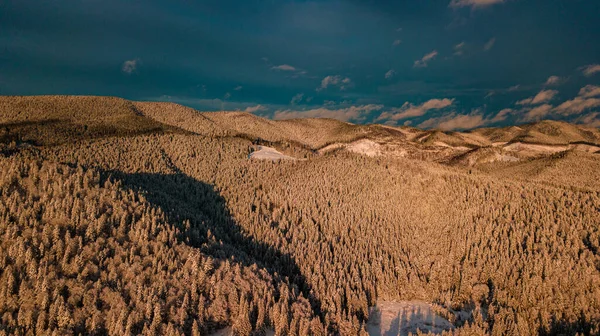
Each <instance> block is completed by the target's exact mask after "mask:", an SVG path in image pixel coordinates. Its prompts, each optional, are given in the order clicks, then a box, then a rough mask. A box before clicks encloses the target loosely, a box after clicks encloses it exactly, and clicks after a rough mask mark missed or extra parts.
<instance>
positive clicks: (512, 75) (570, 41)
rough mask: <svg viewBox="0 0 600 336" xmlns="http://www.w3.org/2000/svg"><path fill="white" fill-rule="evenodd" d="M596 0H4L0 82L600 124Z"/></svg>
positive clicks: (297, 108) (397, 116)
mask: <svg viewBox="0 0 600 336" xmlns="http://www.w3.org/2000/svg"><path fill="white" fill-rule="evenodd" d="M599 18H600V1H598V0H568V1H567V0H404V1H402V0H394V1H386V0H319V1H316V0H315V1H300V0H295V1H294V0H264V1H261V0H202V1H193V0H144V1H139V0H127V1H125V0H121V1H117V0H77V1H75V0H44V1H40V0H35V1H34V0H19V1H16V0H7V1H0V95H40V94H75V95H108V96H118V97H123V98H126V99H132V100H142V101H171V102H175V103H179V104H183V105H186V106H190V107H193V108H196V109H198V110H202V111H216V110H228V111H233V110H240V111H246V112H250V113H254V114H257V115H260V116H264V117H268V118H273V119H290V118H304V117H325V118H335V119H338V120H342V121H347V122H352V123H360V124H368V123H379V124H387V125H392V126H402V125H407V126H414V127H420V128H440V129H444V130H460V129H471V128H475V127H488V126H505V125H513V124H521V123H528V122H534V121H538V120H542V119H553V120H564V121H569V122H575V123H580V124H586V125H590V126H594V127H600V42H599V41H600V19H599Z"/></svg>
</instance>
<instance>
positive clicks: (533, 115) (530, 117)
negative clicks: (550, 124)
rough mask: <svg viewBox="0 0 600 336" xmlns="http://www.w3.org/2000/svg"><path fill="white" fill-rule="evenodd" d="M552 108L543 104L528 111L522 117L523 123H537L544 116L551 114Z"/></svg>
mask: <svg viewBox="0 0 600 336" xmlns="http://www.w3.org/2000/svg"><path fill="white" fill-rule="evenodd" d="M552 109H553V106H552V105H550V104H544V105H540V106H536V107H534V108H532V109H531V110H528V111H527V112H526V113H525V115H524V116H523V118H522V120H523V121H534V120H535V121H537V120H541V119H543V118H544V117H545V116H547V115H548V114H550V112H552Z"/></svg>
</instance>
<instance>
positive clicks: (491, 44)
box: [483, 37, 496, 51]
mask: <svg viewBox="0 0 600 336" xmlns="http://www.w3.org/2000/svg"><path fill="white" fill-rule="evenodd" d="M494 44H496V38H495V37H492V38H491V39H490V40H489V41H487V43H486V44H484V45H483V50H485V51H490V50H491V49H492V48H493V47H494Z"/></svg>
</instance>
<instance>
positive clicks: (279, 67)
mask: <svg viewBox="0 0 600 336" xmlns="http://www.w3.org/2000/svg"><path fill="white" fill-rule="evenodd" d="M271 70H278V71H296V70H298V69H296V68H295V67H293V66H291V65H289V64H282V65H277V66H274V67H272V68H271Z"/></svg>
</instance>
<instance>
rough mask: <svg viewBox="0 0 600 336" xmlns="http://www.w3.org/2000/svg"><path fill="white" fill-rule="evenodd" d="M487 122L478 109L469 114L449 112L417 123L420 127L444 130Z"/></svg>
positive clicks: (481, 124)
mask: <svg viewBox="0 0 600 336" xmlns="http://www.w3.org/2000/svg"><path fill="white" fill-rule="evenodd" d="M486 123H487V120H486V119H485V118H484V117H483V115H482V114H481V113H480V112H479V111H478V110H476V111H474V112H473V113H471V114H456V113H450V114H448V115H446V116H442V117H438V118H431V119H427V120H425V121H424V122H422V123H420V124H419V127H420V128H439V129H441V130H444V131H450V130H464V129H472V128H476V127H481V126H483V125H485V124H486Z"/></svg>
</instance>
